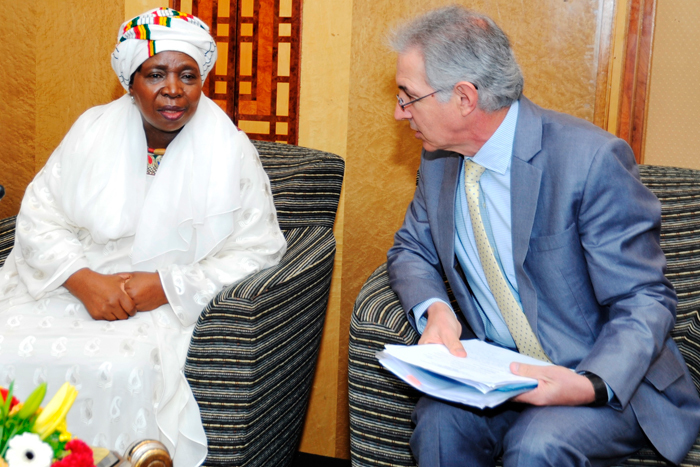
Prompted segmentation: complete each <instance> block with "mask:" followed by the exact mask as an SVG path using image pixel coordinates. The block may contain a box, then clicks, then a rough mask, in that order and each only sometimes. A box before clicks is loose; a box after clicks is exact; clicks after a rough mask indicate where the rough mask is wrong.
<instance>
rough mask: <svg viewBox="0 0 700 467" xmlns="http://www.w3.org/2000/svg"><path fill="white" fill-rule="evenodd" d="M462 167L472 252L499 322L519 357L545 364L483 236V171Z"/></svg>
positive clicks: (475, 166) (470, 164)
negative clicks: (513, 344)
mask: <svg viewBox="0 0 700 467" xmlns="http://www.w3.org/2000/svg"><path fill="white" fill-rule="evenodd" d="M464 164H465V177H464V179H465V183H464V184H465V189H466V192H467V205H468V206H469V217H471V220H472V228H473V229H474V238H475V240H476V248H477V250H478V251H479V259H480V260H481V266H482V268H483V269H484V274H485V275H486V281H487V282H488V284H489V288H490V289H491V293H492V294H493V297H494V298H495V299H496V304H497V305H498V308H499V310H500V311H501V315H503V319H504V320H505V322H506V325H507V326H508V330H509V331H510V334H511V335H512V336H513V340H514V341H515V345H517V346H518V350H519V351H520V353H522V354H525V355H529V356H530V357H534V358H537V359H539V360H543V361H546V362H548V361H549V358H547V355H546V354H545V353H544V350H542V346H541V345H540V342H539V341H538V340H537V336H535V333H534V332H532V328H531V327H530V323H529V322H528V321H527V317H526V316H525V313H523V310H522V309H521V308H520V304H519V303H518V301H517V300H516V299H515V297H514V296H513V292H511V290H510V287H509V286H508V284H507V282H506V278H505V277H504V276H503V272H501V268H500V267H499V266H498V262H497V261H496V257H495V256H494V254H493V249H492V248H491V244H490V243H489V239H488V237H487V236H486V230H485V229H484V223H483V221H482V219H481V209H480V208H479V196H480V193H479V179H480V178H481V174H483V173H484V170H486V169H485V168H484V167H483V166H481V165H479V164H476V163H474V162H472V161H471V160H470V159H468V158H465V159H464Z"/></svg>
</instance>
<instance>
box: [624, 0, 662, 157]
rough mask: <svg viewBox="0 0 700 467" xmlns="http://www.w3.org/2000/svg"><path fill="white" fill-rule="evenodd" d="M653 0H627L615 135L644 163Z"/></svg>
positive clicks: (654, 12)
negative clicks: (627, 8) (625, 32)
mask: <svg viewBox="0 0 700 467" xmlns="http://www.w3.org/2000/svg"><path fill="white" fill-rule="evenodd" d="M655 15H656V0H630V9H629V17H628V27H627V47H626V50H625V64H624V71H623V75H622V90H621V96H620V111H619V112H620V116H619V123H618V128H617V136H619V137H620V138H622V139H624V140H625V141H627V142H628V143H629V145H630V146H632V150H633V151H634V155H635V158H636V159H637V162H638V163H643V162H644V155H643V153H642V150H643V147H644V124H645V114H646V106H647V95H648V93H649V92H648V91H649V83H650V79H649V78H650V74H651V52H652V43H653V38H654V20H655Z"/></svg>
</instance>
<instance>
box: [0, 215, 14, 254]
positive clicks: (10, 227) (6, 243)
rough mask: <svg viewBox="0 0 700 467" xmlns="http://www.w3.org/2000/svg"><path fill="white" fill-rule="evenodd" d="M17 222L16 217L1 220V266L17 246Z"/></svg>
mask: <svg viewBox="0 0 700 467" xmlns="http://www.w3.org/2000/svg"><path fill="white" fill-rule="evenodd" d="M15 220H16V217H15V216H12V217H8V218H7V219H3V220H0V266H2V265H3V264H5V258H7V255H9V254H10V251H11V250H12V246H13V245H14V244H15Z"/></svg>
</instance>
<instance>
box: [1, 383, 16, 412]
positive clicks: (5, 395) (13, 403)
mask: <svg viewBox="0 0 700 467" xmlns="http://www.w3.org/2000/svg"><path fill="white" fill-rule="evenodd" d="M7 392H8V391H7V389H5V388H0V393H2V402H3V404H4V403H5V401H6V400H7ZM17 404H19V401H18V400H17V399H16V398H15V396H12V401H11V402H10V409H12V407H14V406H15V405H17Z"/></svg>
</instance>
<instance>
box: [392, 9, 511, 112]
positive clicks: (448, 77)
mask: <svg viewBox="0 0 700 467" xmlns="http://www.w3.org/2000/svg"><path fill="white" fill-rule="evenodd" d="M389 43H390V45H391V47H392V48H393V49H394V50H395V51H396V52H398V53H399V54H402V53H405V52H407V51H408V50H409V49H412V48H414V47H415V48H417V49H418V50H420V52H421V53H422V54H423V59H424V61H425V74H426V80H427V82H428V84H429V85H430V86H431V87H432V88H433V89H435V90H440V91H451V90H452V89H453V88H454V86H455V85H456V84H457V83H458V82H460V81H467V82H470V83H472V84H474V85H475V86H476V87H477V88H478V92H479V100H478V106H479V108H480V109H481V110H483V111H485V112H495V111H496V110H499V109H502V108H504V107H507V106H509V105H510V104H512V103H513V102H514V101H516V100H518V99H519V98H520V96H521V95H522V93H523V74H522V72H521V71H520V67H519V66H518V63H517V62H516V61H515V56H514V55H513V50H512V49H511V47H510V41H509V40H508V37H507V36H506V35H505V33H504V32H503V31H502V30H501V28H499V27H498V26H497V25H496V23H494V22H493V20H492V19H491V18H489V17H488V16H485V15H482V14H479V13H476V12H474V11H471V10H468V9H466V8H463V7H461V6H457V5H454V6H448V7H445V8H439V9H437V10H433V11H429V12H428V13H426V14H424V15H422V16H419V17H418V18H415V19H413V20H411V21H409V22H407V23H405V24H403V25H401V26H399V27H398V29H396V30H395V31H394V32H393V34H392V36H391V37H390V39H389ZM437 96H438V99H439V100H440V101H441V102H446V101H447V100H448V99H449V95H446V93H438V94H437Z"/></svg>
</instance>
